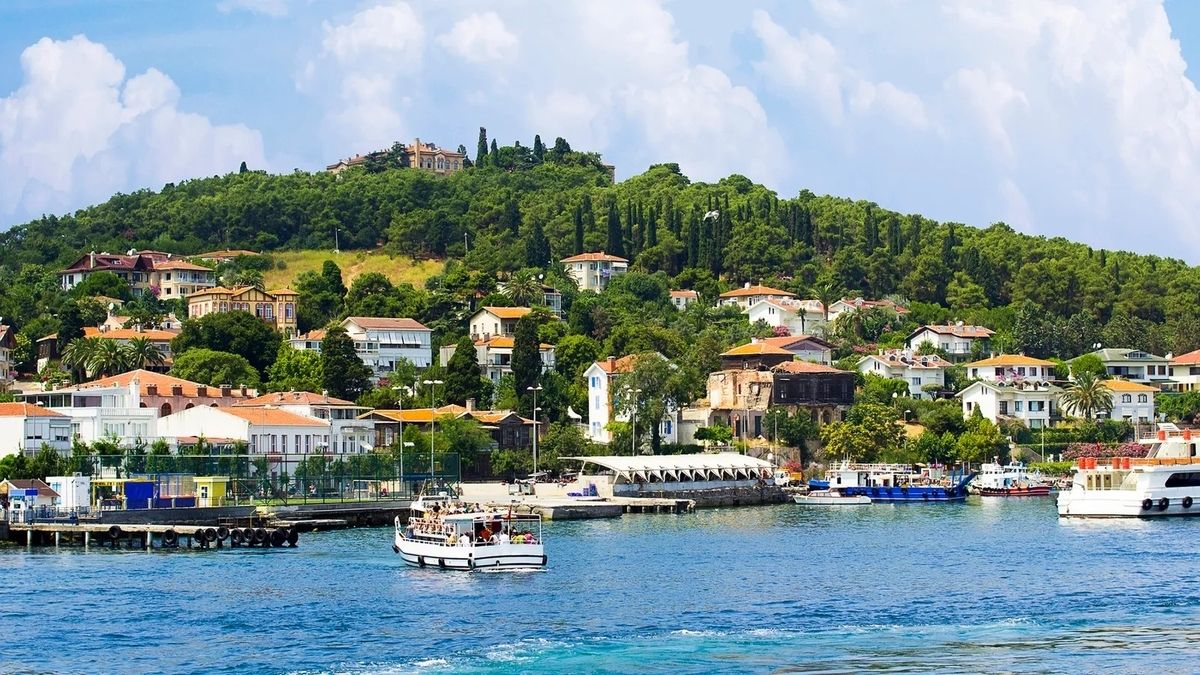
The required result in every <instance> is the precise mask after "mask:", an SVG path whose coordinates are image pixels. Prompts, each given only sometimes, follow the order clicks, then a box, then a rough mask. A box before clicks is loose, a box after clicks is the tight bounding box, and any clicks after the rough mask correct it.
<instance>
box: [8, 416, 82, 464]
mask: <svg viewBox="0 0 1200 675" xmlns="http://www.w3.org/2000/svg"><path fill="white" fill-rule="evenodd" d="M43 445H45V446H49V447H51V448H54V449H55V450H57V451H58V452H60V453H62V454H64V455H67V454H70V452H71V418H70V417H67V416H66V415H64V414H62V413H60V412H56V411H54V410H49V409H47V408H44V407H42V406H39V405H33V404H32V403H0V457H3V456H5V455H16V454H24V455H26V456H32V455H35V454H37V452H38V451H39V450H41V449H42V446H43Z"/></svg>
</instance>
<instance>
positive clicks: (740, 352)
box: [721, 340, 792, 356]
mask: <svg viewBox="0 0 1200 675" xmlns="http://www.w3.org/2000/svg"><path fill="white" fill-rule="evenodd" d="M766 354H777V355H779V356H792V353H791V352H789V351H788V350H786V349H784V348H782V347H776V346H775V345H773V344H768V343H766V342H763V341H761V340H760V341H758V342H750V343H747V344H744V345H742V346H740V347H734V348H733V349H730V350H729V351H727V352H725V353H723V354H721V356H763V355H766Z"/></svg>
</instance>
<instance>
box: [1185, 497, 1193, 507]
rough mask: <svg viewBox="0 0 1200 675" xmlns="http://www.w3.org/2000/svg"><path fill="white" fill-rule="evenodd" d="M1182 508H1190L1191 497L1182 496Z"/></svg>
mask: <svg viewBox="0 0 1200 675" xmlns="http://www.w3.org/2000/svg"><path fill="white" fill-rule="evenodd" d="M1183 508H1185V509H1190V508H1192V498H1191V497H1184V498H1183Z"/></svg>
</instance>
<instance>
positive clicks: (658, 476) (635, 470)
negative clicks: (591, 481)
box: [562, 452, 773, 482]
mask: <svg viewBox="0 0 1200 675" xmlns="http://www.w3.org/2000/svg"><path fill="white" fill-rule="evenodd" d="M562 459H573V460H576V461H578V462H582V464H583V467H584V468H585V469H586V467H587V465H588V464H595V465H596V466H599V467H602V468H604V469H607V470H609V471H612V472H613V473H614V474H616V475H617V477H619V478H624V479H625V480H627V481H630V482H635V481H639V480H641V481H647V482H665V481H679V480H687V481H696V480H731V479H733V480H737V479H743V480H744V479H748V478H752V477H760V476H770V475H771V471H772V469H773V467H772V466H771V463H770V462H767V461H765V460H762V459H758V458H755V457H747V456H745V455H739V454H737V453H733V452H722V453H716V454H692V455H641V456H635V457H630V456H614V455H601V456H595V457H563V458H562Z"/></svg>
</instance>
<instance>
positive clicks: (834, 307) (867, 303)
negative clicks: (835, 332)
mask: <svg viewBox="0 0 1200 675" xmlns="http://www.w3.org/2000/svg"><path fill="white" fill-rule="evenodd" d="M868 309H886V310H889V311H891V312H892V313H893V314H895V315H896V316H901V315H903V314H908V310H907V309H906V308H904V307H901V306H900V305H897V304H896V303H894V302H892V301H891V300H864V299H863V298H861V297H858V298H842V299H841V300H838V301H837V302H831V303H829V320H830V321H833V320H834V319H836V318H838V317H839V316H841V315H842V314H845V313H846V312H857V311H864V310H868Z"/></svg>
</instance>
